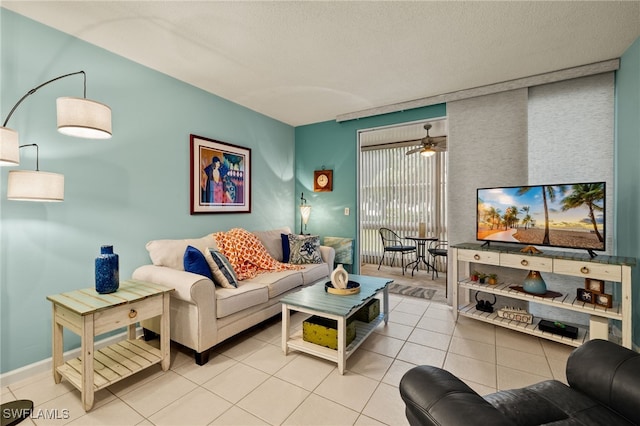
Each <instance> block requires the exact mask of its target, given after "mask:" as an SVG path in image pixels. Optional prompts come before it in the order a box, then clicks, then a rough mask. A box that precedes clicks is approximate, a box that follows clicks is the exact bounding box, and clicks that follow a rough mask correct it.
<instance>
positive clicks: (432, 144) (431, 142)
mask: <svg viewBox="0 0 640 426" xmlns="http://www.w3.org/2000/svg"><path fill="white" fill-rule="evenodd" d="M424 129H425V130H426V131H427V136H425V137H424V138H422V139H417V140H416V142H420V144H421V145H420V146H419V147H417V148H414V149H412V150H410V151H407V155H410V154H415V153H416V152H419V153H420V155H422V156H424V157H430V156H432V155H433V154H435V153H436V152H443V151H446V150H447V137H446V136H429V129H431V124H428V123H427V124H425V125H424ZM408 142H413V141H408Z"/></svg>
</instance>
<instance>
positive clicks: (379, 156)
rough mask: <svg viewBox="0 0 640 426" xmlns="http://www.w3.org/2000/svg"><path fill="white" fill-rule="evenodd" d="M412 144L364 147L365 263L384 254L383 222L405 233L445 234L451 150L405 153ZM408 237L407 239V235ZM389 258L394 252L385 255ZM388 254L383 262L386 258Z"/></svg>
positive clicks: (362, 213) (362, 229)
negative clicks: (421, 229)
mask: <svg viewBox="0 0 640 426" xmlns="http://www.w3.org/2000/svg"><path fill="white" fill-rule="evenodd" d="M412 148H415V144H414V146H397V147H395V146H390V145H386V146H384V147H382V148H375V147H366V148H364V147H363V149H362V150H361V153H360V166H361V168H360V201H361V205H360V209H361V210H360V218H361V219H360V238H361V242H360V246H361V254H362V259H361V261H362V262H363V263H378V262H380V258H381V257H382V254H383V247H382V241H381V239H380V235H379V234H378V229H379V228H382V227H384V228H389V229H392V230H394V231H395V232H396V233H398V234H399V235H400V236H401V237H402V236H407V235H409V236H411V235H418V228H419V224H420V223H421V222H422V223H424V224H425V226H426V234H427V236H433V237H437V238H438V239H439V240H441V241H444V240H446V235H447V223H446V220H447V215H446V211H447V205H446V204H447V198H446V197H445V194H446V185H447V182H446V176H447V153H446V152H438V153H436V154H435V155H433V156H431V157H423V156H421V155H420V154H418V153H416V154H411V155H406V152H407V151H409V150H411V149H412ZM407 242H408V241H407ZM387 258H388V260H389V262H390V261H391V257H390V256H388V257H387ZM387 258H386V259H385V262H386V261H387Z"/></svg>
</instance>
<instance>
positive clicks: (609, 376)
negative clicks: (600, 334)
mask: <svg viewBox="0 0 640 426" xmlns="http://www.w3.org/2000/svg"><path fill="white" fill-rule="evenodd" d="M567 382H568V383H569V385H570V386H571V388H573V389H576V390H578V391H580V392H582V393H584V394H586V395H588V396H590V397H591V398H593V399H596V400H598V401H599V402H600V403H602V404H604V405H606V406H607V407H610V408H612V409H613V410H615V411H617V412H618V413H619V414H621V415H623V416H624V417H626V418H627V419H629V420H630V421H631V423H634V424H640V410H638V401H640V354H638V353H637V352H634V351H632V350H630V349H627V348H625V347H623V346H620V345H617V344H615V343H613V342H609V341H607V340H600V339H594V340H590V341H588V342H586V343H584V344H583V345H582V346H580V347H578V348H577V349H575V350H574V351H573V352H571V355H569V359H568V360H567Z"/></svg>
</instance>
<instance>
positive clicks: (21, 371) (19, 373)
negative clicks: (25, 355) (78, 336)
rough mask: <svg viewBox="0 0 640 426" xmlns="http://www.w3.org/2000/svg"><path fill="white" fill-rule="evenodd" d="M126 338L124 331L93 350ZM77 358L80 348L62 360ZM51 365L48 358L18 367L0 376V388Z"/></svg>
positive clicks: (50, 359)
mask: <svg viewBox="0 0 640 426" xmlns="http://www.w3.org/2000/svg"><path fill="white" fill-rule="evenodd" d="M140 336H142V328H141V327H138V328H137V329H136V338H139V337H140ZM126 338H127V332H126V331H124V332H122V333H118V334H116V335H114V336H110V337H107V338H106V339H102V340H99V341H97V342H95V344H94V347H95V350H98V349H102V348H104V347H105V346H109V345H111V344H114V343H117V342H119V341H121V340H123V339H126ZM79 356H80V348H76V349H72V350H70V351H67V352H65V353H64V360H65V361H67V360H69V359H73V358H78V357H79ZM52 363H53V358H51V357H49V358H47V359H43V360H42V361H38V362H34V363H33V364H29V365H25V366H24V367H20V368H17V369H15V370H12V371H8V372H6V373H4V374H0V384H1V385H2V387H5V386H10V385H12V384H14V383H17V382H20V381H22V380H25V379H28V378H29V377H32V376H35V375H37V374H41V373H44V372H46V371H51V369H52V365H53V364H52Z"/></svg>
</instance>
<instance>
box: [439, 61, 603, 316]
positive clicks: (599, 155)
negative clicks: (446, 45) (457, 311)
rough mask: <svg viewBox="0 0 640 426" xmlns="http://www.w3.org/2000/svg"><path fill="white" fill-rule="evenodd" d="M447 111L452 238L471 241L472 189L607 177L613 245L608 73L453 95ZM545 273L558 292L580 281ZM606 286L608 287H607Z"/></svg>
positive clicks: (509, 276)
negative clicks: (468, 96)
mask: <svg viewBox="0 0 640 426" xmlns="http://www.w3.org/2000/svg"><path fill="white" fill-rule="evenodd" d="M447 115H448V117H449V132H450V136H449V137H450V140H449V188H450V190H449V193H448V208H449V210H448V213H447V214H448V223H449V241H450V243H451V244H456V243H462V242H469V241H471V242H473V241H475V240H476V238H475V231H476V230H475V216H476V210H475V209H476V188H479V187H491V186H515V185H535V184H543V183H571V182H581V181H583V182H592V181H606V182H607V200H606V202H607V206H609V208H608V209H607V217H606V220H607V230H606V233H607V235H606V238H607V249H608V251H609V252H612V251H613V232H612V230H613V229H615V227H614V224H613V206H614V199H613V193H614V191H613V182H614V178H613V176H614V168H613V166H614V164H613V156H614V132H613V126H614V119H613V117H614V74H613V73H606V74H599V75H595V76H590V77H583V78H578V79H572V80H567V81H563V82H559V83H552V84H547V85H542V86H536V87H533V88H529V89H528V90H527V89H520V90H514V91H509V92H504V93H499V94H495V95H488V96H481V97H477V98H471V99H466V100H462V101H457V102H452V103H449V104H447ZM551 250H552V249H544V251H551ZM563 250H565V251H566V249H563ZM450 266H451V267H454V266H455V265H450ZM478 269H480V270H481V271H483V272H487V273H491V272H494V271H495V272H499V273H500V276H501V279H502V280H509V281H513V282H514V283H517V282H521V281H522V279H524V276H525V275H526V271H518V270H508V269H504V268H499V269H497V268H491V267H486V266H484V265H483V266H482V267H480V266H479V267H478ZM544 278H545V279H546V281H547V285H548V286H550V287H551V288H552V289H553V290H556V291H561V292H575V289H576V288H577V287H581V286H582V285H584V283H583V281H581V280H580V279H571V278H565V277H560V276H557V275H553V274H548V276H544ZM611 286H612V285H611V284H610V283H608V284H607V288H606V290H607V292H613V289H612V287H611ZM500 303H501V301H499V302H498V304H500ZM530 310H531V312H532V313H534V315H537V316H541V317H548V318H554V319H563V320H564V321H567V322H574V323H578V324H586V323H587V322H588V318H587V317H586V316H585V315H581V314H575V313H571V312H569V311H566V310H561V311H560V310H554V309H553V308H546V307H541V306H540V305H537V304H532V305H531V306H530Z"/></svg>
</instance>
